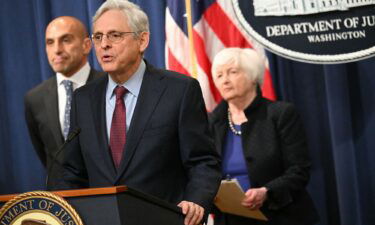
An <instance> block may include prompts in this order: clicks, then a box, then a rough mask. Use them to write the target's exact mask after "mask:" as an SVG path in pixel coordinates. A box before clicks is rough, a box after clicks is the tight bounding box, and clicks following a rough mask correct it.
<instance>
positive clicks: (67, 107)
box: [62, 80, 73, 140]
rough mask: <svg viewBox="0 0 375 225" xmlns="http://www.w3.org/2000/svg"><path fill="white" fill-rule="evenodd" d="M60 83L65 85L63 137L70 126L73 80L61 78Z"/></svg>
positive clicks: (66, 134) (66, 135) (65, 136)
mask: <svg viewBox="0 0 375 225" xmlns="http://www.w3.org/2000/svg"><path fill="white" fill-rule="evenodd" d="M62 84H63V85H64V87H65V91H66V104H65V113H64V130H63V135H64V139H65V140H66V138H67V137H68V133H69V128H70V108H71V103H72V95H73V82H71V81H70V80H63V81H62Z"/></svg>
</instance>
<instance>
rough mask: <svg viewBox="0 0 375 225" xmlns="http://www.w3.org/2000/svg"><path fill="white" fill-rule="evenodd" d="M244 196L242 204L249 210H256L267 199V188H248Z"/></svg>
mask: <svg viewBox="0 0 375 225" xmlns="http://www.w3.org/2000/svg"><path fill="white" fill-rule="evenodd" d="M245 196H246V197H245V198H244V200H243V201H242V205H243V206H245V207H246V208H249V209H251V210H257V209H259V208H260V207H262V205H263V203H264V201H265V200H266V199H267V188H265V187H261V188H250V189H249V190H247V191H246V193H245Z"/></svg>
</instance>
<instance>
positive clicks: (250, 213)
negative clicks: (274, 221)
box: [215, 179, 267, 220]
mask: <svg viewBox="0 0 375 225" xmlns="http://www.w3.org/2000/svg"><path fill="white" fill-rule="evenodd" d="M244 198H245V193H244V192H243V190H242V189H241V186H240V185H239V183H238V181H237V179H233V180H223V181H221V185H220V188H219V191H218V193H217V195H216V199H215V205H216V207H217V208H219V209H220V211H222V212H225V213H230V214H234V215H237V216H244V217H249V218H253V219H258V220H267V217H265V216H264V214H263V213H262V212H261V211H260V210H250V209H248V208H246V207H244V206H242V205H241V202H242V200H243V199H244Z"/></svg>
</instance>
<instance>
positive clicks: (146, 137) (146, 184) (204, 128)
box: [61, 0, 221, 225]
mask: <svg viewBox="0 0 375 225" xmlns="http://www.w3.org/2000/svg"><path fill="white" fill-rule="evenodd" d="M93 30H94V32H93V34H92V36H91V38H92V41H93V43H94V47H95V51H96V56H97V58H98V61H99V63H100V65H101V67H102V69H103V70H104V71H105V72H106V73H108V75H107V76H105V77H103V78H101V79H98V80H97V81H95V82H93V83H91V84H90V85H87V86H86V87H84V88H81V89H79V90H77V91H76V92H75V95H74V97H73V104H72V114H71V117H72V120H71V121H72V122H71V125H70V126H71V127H73V128H75V127H79V128H80V129H81V132H80V134H79V135H78V138H75V139H74V140H73V141H72V142H71V143H70V144H69V145H68V146H67V149H66V151H65V152H64V161H63V165H64V168H65V172H64V181H63V182H62V183H61V188H82V187H102V186H112V185H128V186H129V187H133V188H135V189H137V190H140V191H143V192H146V193H148V194H151V195H153V196H156V197H158V198H161V199H164V200H166V201H169V202H171V203H173V204H176V205H178V206H180V207H181V208H182V212H183V213H184V214H186V217H185V224H186V225H193V224H199V223H201V222H202V219H203V218H204V215H205V214H206V213H207V212H208V210H209V208H210V207H211V204H212V201H213V198H214V196H215V194H216V192H217V189H218V186H219V184H220V179H221V173H220V160H219V156H218V154H217V153H216V151H215V147H214V143H213V140H212V138H211V134H210V133H209V129H208V121H207V114H206V109H205V105H204V102H203V97H202V92H201V89H200V86H199V83H198V81H196V80H195V79H193V78H190V77H187V76H185V75H182V74H178V73H176V72H172V71H166V70H161V69H157V68H154V67H153V66H151V65H150V64H149V63H147V62H146V61H145V60H144V59H143V53H144V51H145V50H146V48H147V46H148V43H149V36H150V32H149V25H148V18H147V16H146V14H145V13H144V12H143V11H142V10H141V9H140V8H139V7H138V6H136V5H134V4H133V3H130V2H128V1H124V0H116V1H114V0H108V1H106V2H105V3H104V4H103V5H102V6H101V7H100V8H99V9H98V11H97V12H96V14H95V16H94V18H93Z"/></svg>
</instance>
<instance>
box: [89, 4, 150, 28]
mask: <svg viewBox="0 0 375 225" xmlns="http://www.w3.org/2000/svg"><path fill="white" fill-rule="evenodd" d="M113 9H115V10H120V11H121V12H123V13H124V15H125V16H126V18H127V22H128V25H129V27H130V29H131V31H133V32H136V34H137V35H138V34H140V33H141V32H150V28H149V23H148V17H147V15H146V13H145V12H143V10H142V9H141V8H140V7H139V6H138V5H136V4H134V3H131V2H129V1H127V0H107V1H105V2H104V3H103V4H102V5H101V6H100V8H99V9H98V10H97V11H96V13H95V15H94V17H93V18H92V21H93V23H95V22H96V21H97V20H98V19H99V17H100V16H102V15H103V13H105V12H107V11H109V10H113Z"/></svg>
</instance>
